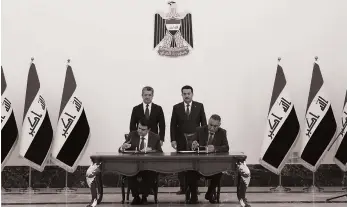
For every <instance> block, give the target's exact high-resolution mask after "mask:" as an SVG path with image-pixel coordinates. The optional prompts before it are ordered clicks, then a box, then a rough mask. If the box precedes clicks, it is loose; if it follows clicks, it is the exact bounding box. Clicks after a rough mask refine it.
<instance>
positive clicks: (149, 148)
mask: <svg viewBox="0 0 347 207" xmlns="http://www.w3.org/2000/svg"><path fill="white" fill-rule="evenodd" d="M148 122H149V121H148V120H147V119H146V118H142V119H140V121H139V124H138V128H137V131H132V132H130V133H129V136H128V138H127V140H126V141H125V142H124V144H123V145H122V146H121V147H120V149H119V151H120V152H123V151H124V150H136V149H137V150H138V151H141V152H144V151H146V152H163V150H162V149H161V145H160V137H159V135H157V134H155V133H153V132H151V131H150V128H149V123H148ZM156 176H157V173H156V172H153V171H148V170H145V171H140V172H139V173H138V174H137V175H135V176H132V177H128V183H129V188H130V190H131V192H132V196H133V197H134V199H133V201H132V202H131V204H132V205H139V204H147V197H148V195H149V193H150V188H151V187H153V186H154V183H155V179H156ZM140 192H141V193H142V199H141V198H140V195H139V194H140Z"/></svg>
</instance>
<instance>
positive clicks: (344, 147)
mask: <svg viewBox="0 0 347 207" xmlns="http://www.w3.org/2000/svg"><path fill="white" fill-rule="evenodd" d="M337 136H338V137H337V150H336V153H335V156H334V162H335V163H336V164H337V165H338V166H339V167H340V168H341V169H342V171H344V172H346V171H347V91H346V97H345V103H344V104H343V111H342V128H341V131H340V133H339V134H338V135H337Z"/></svg>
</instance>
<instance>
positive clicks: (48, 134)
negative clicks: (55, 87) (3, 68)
mask: <svg viewBox="0 0 347 207" xmlns="http://www.w3.org/2000/svg"><path fill="white" fill-rule="evenodd" d="M23 117H24V118H23V127H22V135H21V139H20V150H19V155H20V156H21V157H23V158H24V159H26V160H27V161H29V163H30V166H31V167H32V168H34V169H36V170H38V171H40V172H42V171H43V170H44V168H45V166H46V160H47V158H48V155H49V152H50V148H51V145H52V139H53V129H52V125H51V121H50V119H49V115H48V111H47V105H46V101H45V99H44V98H43V94H42V90H41V85H40V81H39V77H38V74H37V71H36V67H35V64H34V63H31V66H30V69H29V74H28V82H27V89H26V95H25V105H24V116H23Z"/></svg>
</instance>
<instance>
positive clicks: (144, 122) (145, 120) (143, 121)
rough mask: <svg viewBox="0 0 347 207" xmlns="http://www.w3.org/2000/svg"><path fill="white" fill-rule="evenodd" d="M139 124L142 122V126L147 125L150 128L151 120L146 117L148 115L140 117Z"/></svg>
mask: <svg viewBox="0 0 347 207" xmlns="http://www.w3.org/2000/svg"><path fill="white" fill-rule="evenodd" d="M139 124H141V125H142V126H146V127H148V129H149V120H148V119H146V117H143V118H142V119H140V121H139Z"/></svg>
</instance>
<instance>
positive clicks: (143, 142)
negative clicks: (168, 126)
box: [140, 137, 145, 151]
mask: <svg viewBox="0 0 347 207" xmlns="http://www.w3.org/2000/svg"><path fill="white" fill-rule="evenodd" d="M143 148H145V138H144V137H141V143H140V151H141V150H143Z"/></svg>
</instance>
